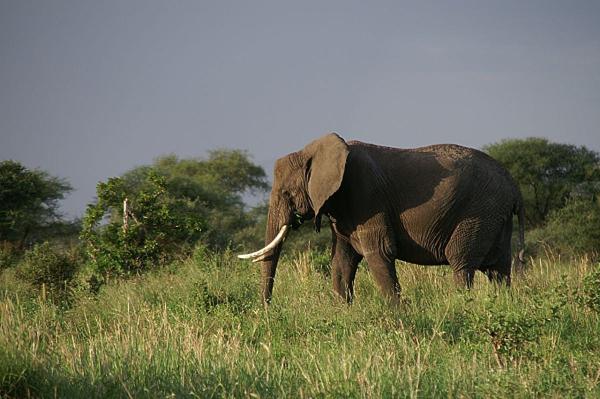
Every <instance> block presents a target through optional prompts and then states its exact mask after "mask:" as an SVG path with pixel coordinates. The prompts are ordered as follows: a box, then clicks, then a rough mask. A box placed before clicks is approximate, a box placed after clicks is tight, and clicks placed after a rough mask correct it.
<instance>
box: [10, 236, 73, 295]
mask: <svg viewBox="0 0 600 399" xmlns="http://www.w3.org/2000/svg"><path fill="white" fill-rule="evenodd" d="M76 271H77V262H76V261H75V260H73V259H71V258H70V257H69V256H67V255H66V254H64V253H62V252H60V251H58V250H56V249H55V248H53V247H52V246H51V245H50V244H49V243H48V242H44V243H43V244H39V245H36V246H34V247H33V249H31V250H29V251H27V252H25V255H24V256H23V260H22V261H21V262H20V263H19V265H18V266H17V269H16V277H17V278H18V279H20V280H21V281H24V282H26V283H28V284H30V285H31V286H33V287H34V288H36V289H38V290H40V291H41V293H42V295H46V294H48V295H50V298H51V299H61V298H63V297H64V295H65V294H66V293H67V292H68V288H69V283H70V282H71V280H72V279H73V276H74V275H75V272H76Z"/></svg>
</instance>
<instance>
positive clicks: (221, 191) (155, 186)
mask: <svg viewBox="0 0 600 399" xmlns="http://www.w3.org/2000/svg"><path fill="white" fill-rule="evenodd" d="M265 179H266V176H265V173H264V171H263V169H262V168H261V167H260V166H256V165H254V164H253V163H252V162H251V161H250V160H249V158H248V155H247V154H246V153H245V152H243V151H239V150H219V151H213V152H211V153H210V154H209V157H208V159H206V160H204V159H178V158H177V157H176V156H174V155H169V156H165V157H161V158H158V159H157V160H156V161H155V162H154V163H153V164H152V165H149V166H141V167H137V168H134V169H133V170H131V171H129V172H127V173H125V174H124V175H123V176H122V177H117V178H111V179H109V180H108V181H107V182H101V183H99V184H98V187H97V197H98V200H97V202H96V203H95V204H90V205H89V206H88V209H87V211H86V215H85V217H84V220H83V230H82V234H81V237H82V239H83V240H84V241H85V242H86V244H87V249H88V254H89V256H90V258H91V261H92V264H93V265H94V266H95V269H96V271H98V272H99V273H100V274H101V275H104V276H105V277H107V276H110V275H119V274H130V273H137V272H140V271H143V270H146V269H149V268H152V267H154V266H156V265H160V264H161V263H164V262H166V261H169V260H170V259H172V258H173V257H174V256H177V255H179V254H181V253H182V252H183V253H184V252H185V251H186V250H189V249H191V248H192V246H193V245H194V244H195V243H196V242H197V241H200V240H201V241H203V242H204V244H206V245H208V246H209V247H212V248H223V247H226V246H227V245H229V244H230V243H232V241H233V240H234V237H236V234H238V233H240V232H242V231H244V230H245V229H247V228H248V227H249V226H251V225H253V224H254V223H255V222H256V221H257V220H258V219H259V218H260V213H261V212H260V211H259V212H258V213H257V212H252V211H250V212H248V211H246V209H245V206H244V202H243V200H242V195H243V194H244V193H245V192H247V191H255V192H257V191H266V190H267V189H268V187H269V186H268V184H267V183H266V180H265ZM126 199H127V205H126V206H124V201H125V200H126ZM125 208H126V209H125ZM237 237H244V234H238V235H237Z"/></svg>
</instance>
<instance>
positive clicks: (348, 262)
mask: <svg viewBox="0 0 600 399" xmlns="http://www.w3.org/2000/svg"><path fill="white" fill-rule="evenodd" d="M332 235H333V242H332V257H331V275H332V277H333V289H334V291H335V292H336V293H337V294H338V295H339V296H341V297H342V298H343V299H344V300H345V301H346V302H347V303H352V299H353V297H354V277H355V276H356V270H357V269H358V264H359V263H360V261H361V259H362V256H361V255H359V254H358V253H357V252H356V251H355V250H354V248H352V245H350V243H349V242H348V240H347V239H346V238H345V237H341V236H338V235H337V234H336V233H335V231H333V228H332Z"/></svg>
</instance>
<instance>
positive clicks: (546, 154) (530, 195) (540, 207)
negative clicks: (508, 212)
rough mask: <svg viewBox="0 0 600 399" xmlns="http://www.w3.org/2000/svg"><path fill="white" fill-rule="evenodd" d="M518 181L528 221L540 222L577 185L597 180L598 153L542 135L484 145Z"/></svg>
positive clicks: (532, 223) (544, 219)
mask: <svg viewBox="0 0 600 399" xmlns="http://www.w3.org/2000/svg"><path fill="white" fill-rule="evenodd" d="M483 149H484V151H486V152H487V153H488V154H489V155H491V156H492V157H493V158H495V159H496V160H498V161H499V162H500V163H501V164H503V165H504V166H505V167H506V168H507V169H508V170H509V171H510V173H511V175H512V176H513V178H514V179H515V180H516V181H517V182H518V184H519V185H520V187H521V191H522V193H523V200H524V203H525V208H526V215H527V219H528V222H529V224H530V225H532V226H539V225H542V224H543V223H545V222H546V220H547V218H548V215H549V214H550V212H552V211H553V210H557V209H559V208H561V207H563V206H564V205H565V204H566V201H567V199H568V198H569V197H570V195H571V193H572V192H573V191H576V189H577V188H578V187H582V186H585V185H589V183H590V182H597V181H600V156H599V154H598V153H597V152H595V151H592V150H589V149H587V148H586V147H584V146H580V147H578V146H574V145H570V144H559V143H553V142H550V141H548V140H547V139H545V138H537V137H530V138H527V139H508V140H503V141H500V142H499V143H494V144H490V145H487V146H485V147H484V148H483Z"/></svg>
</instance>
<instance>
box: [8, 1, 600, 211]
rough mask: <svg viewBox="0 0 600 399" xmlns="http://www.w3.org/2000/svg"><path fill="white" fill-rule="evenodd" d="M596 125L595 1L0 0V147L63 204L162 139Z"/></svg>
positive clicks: (545, 130) (261, 156)
mask: <svg viewBox="0 0 600 399" xmlns="http://www.w3.org/2000/svg"><path fill="white" fill-rule="evenodd" d="M599 127H600V2H599V1H575V0H565V1H560V2H557V1H550V0H543V1H524V0H519V1H506V0H502V1H471V2H469V1H439V2H428V1H415V2H405V1H369V2H367V1H361V2H358V1H347V0H346V1H327V0H320V1H306V0H303V1H296V2H290V1H270V2H264V1H235V2H234V1H199V0H197V1H175V0H174V1H149V0H139V1H133V0H130V1H127V0H115V1H97V0H91V1H84V0H77V1H75V0H74V1H59V0H53V1H44V0H40V1H28V0H12V1H11V0H0V159H15V160H18V161H21V162H23V163H24V164H25V165H26V166H27V167H31V168H33V167H40V168H42V169H45V170H47V171H49V172H50V173H52V174H54V175H57V176H61V177H64V178H66V179H67V180H68V181H69V182H71V184H72V185H73V186H74V187H75V189H76V191H74V192H73V193H72V194H71V195H70V196H69V197H68V198H67V199H66V200H65V202H64V206H63V208H64V210H65V211H66V212H67V213H68V214H69V215H71V216H73V215H79V214H81V213H82V212H83V210H84V209H85V205H86V203H88V202H91V201H92V200H93V198H94V193H95V185H96V183H97V182H98V181H100V180H105V179H106V178H108V177H111V176H117V175H120V174H122V173H123V172H125V171H126V170H128V169H130V168H132V167H134V166H137V165H142V164H147V163H150V162H151V161H152V160H153V159H154V158H155V157H157V156H159V155H161V154H166V153H175V154H177V155H179V156H182V157H189V156H202V155H205V154H206V151H207V150H210V149H214V148H221V147H226V148H242V149H247V150H249V151H250V153H251V154H253V155H254V160H255V161H256V162H258V163H260V164H261V165H263V166H265V168H266V169H267V171H268V172H270V169H271V168H272V163H273V161H274V160H275V159H276V158H278V157H279V156H281V155H284V154H286V153H288V152H290V151H294V150H297V149H299V148H301V147H303V146H304V145H305V144H307V143H308V142H309V141H310V140H312V139H313V138H316V137H318V136H320V135H322V134H324V133H327V132H329V131H336V132H338V133H339V134H340V135H342V136H343V137H345V138H346V139H353V138H354V139H360V140H362V141H367V142H373V143H377V144H384V145H390V146H398V147H416V146H421V145H427V144H432V143H447V142H452V143H458V144H463V145H467V146H471V147H477V148H479V147H481V146H482V145H484V144H487V143H490V142H495V141H498V140H500V139H502V138H507V137H526V136H545V137H548V138H550V139H552V140H555V141H559V142H568V143H573V144H578V145H586V146H588V147H589V148H592V149H594V150H596V151H599V150H600V130H599Z"/></svg>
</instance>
